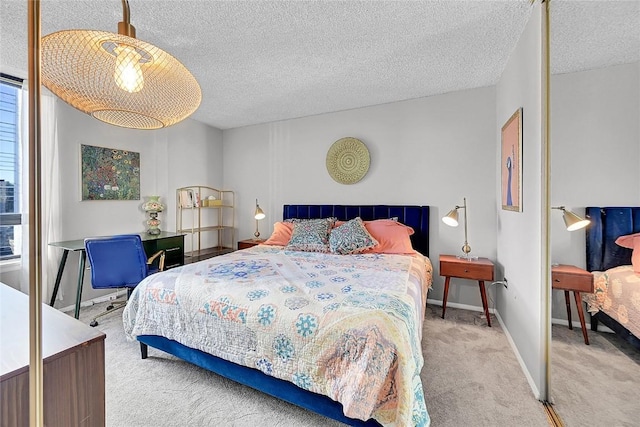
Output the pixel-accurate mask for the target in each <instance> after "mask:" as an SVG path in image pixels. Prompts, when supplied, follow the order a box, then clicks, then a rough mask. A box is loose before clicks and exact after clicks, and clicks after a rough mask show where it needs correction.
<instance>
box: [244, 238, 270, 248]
mask: <svg viewBox="0 0 640 427" xmlns="http://www.w3.org/2000/svg"><path fill="white" fill-rule="evenodd" d="M264 241H265V240H264V239H257V240H256V239H248V240H240V241H239V242H238V250H242V249H247V248H252V247H254V246H256V245H259V244H260V243H263V242H264Z"/></svg>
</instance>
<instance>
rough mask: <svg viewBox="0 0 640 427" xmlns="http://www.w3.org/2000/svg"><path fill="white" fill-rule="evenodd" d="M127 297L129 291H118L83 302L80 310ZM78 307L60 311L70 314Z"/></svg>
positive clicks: (69, 307)
mask: <svg viewBox="0 0 640 427" xmlns="http://www.w3.org/2000/svg"><path fill="white" fill-rule="evenodd" d="M122 296H124V297H126V296H127V290H126V289H123V290H117V291H115V292H112V293H110V294H107V295H102V296H99V297H96V298H93V299H90V300H89V301H82V302H81V303H80V308H82V307H91V306H92V305H96V304H99V303H101V302H107V301H113V300H116V299H118V298H120V297H122ZM75 309H76V306H75V304H74V305H68V306H66V307H60V308H59V309H58V310H60V311H62V312H63V313H69V312H72V311H75Z"/></svg>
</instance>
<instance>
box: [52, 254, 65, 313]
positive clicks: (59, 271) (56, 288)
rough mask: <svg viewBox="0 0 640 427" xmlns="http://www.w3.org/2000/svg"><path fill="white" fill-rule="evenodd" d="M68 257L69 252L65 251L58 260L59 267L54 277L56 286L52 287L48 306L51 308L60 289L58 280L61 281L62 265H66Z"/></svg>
mask: <svg viewBox="0 0 640 427" xmlns="http://www.w3.org/2000/svg"><path fill="white" fill-rule="evenodd" d="M68 255H69V250H68V249H65V250H64V251H63V252H62V259H60V265H59V266H58V274H57V275H56V284H55V285H54V286H53V294H51V301H50V302H49V305H50V306H51V307H53V304H55V302H56V297H57V296H58V289H59V288H60V280H62V272H63V271H64V265H65V264H66V263H67V256H68Z"/></svg>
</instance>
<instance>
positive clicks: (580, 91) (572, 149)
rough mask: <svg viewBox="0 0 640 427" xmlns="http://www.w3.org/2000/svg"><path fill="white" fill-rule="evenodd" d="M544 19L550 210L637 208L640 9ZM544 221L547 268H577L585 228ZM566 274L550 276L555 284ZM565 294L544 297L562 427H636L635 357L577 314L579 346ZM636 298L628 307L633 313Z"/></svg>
mask: <svg viewBox="0 0 640 427" xmlns="http://www.w3.org/2000/svg"><path fill="white" fill-rule="evenodd" d="M550 17H551V25H550V37H551V71H552V77H551V110H550V111H551V138H550V141H551V195H550V196H551V205H552V206H559V205H565V206H566V207H567V209H571V210H574V211H575V212H576V213H578V214H579V215H584V208H585V207H587V206H639V205H640V200H639V199H638V195H639V194H640V175H639V173H638V169H639V168H638V165H639V161H640V125H639V118H640V107H639V104H640V84H639V80H640V25H638V23H639V22H640V2H638V1H620V2H607V1H597V2H593V1H577V2H567V1H554V2H552V3H550ZM550 215H551V217H550V223H551V239H550V241H551V259H552V262H553V263H559V264H567V265H572V266H575V267H577V268H578V269H584V268H586V255H585V248H586V239H585V232H584V230H579V231H574V232H570V231H567V230H566V228H565V226H564V223H563V221H562V218H561V217H562V215H561V213H560V211H557V210H552V211H551V214H550ZM552 270H553V269H552ZM556 271H557V267H556ZM582 272H583V273H585V274H586V276H585V275H582V276H581V275H580V273H582ZM573 273H576V275H575V276H571V280H572V282H571V283H570V284H569V285H568V286H566V287H565V288H564V289H576V288H580V286H583V285H585V284H586V286H589V285H590V283H589V279H590V278H591V276H590V274H589V273H588V272H586V271H584V270H582V271H581V270H575V271H573ZM567 277H569V276H564V277H560V278H559V277H555V276H554V275H553V273H552V283H553V284H554V287H556V286H558V287H561V285H563V284H566V282H565V283H562V282H563V281H564V280H565V279H566V278H567ZM585 280H586V282H585ZM568 294H569V295H568V298H566V296H565V292H564V291H563V290H561V289H554V290H553V291H552V292H551V299H552V301H551V306H552V339H551V346H550V354H551V356H550V357H551V371H550V394H551V401H552V402H553V404H554V409H555V410H556V412H557V413H558V414H559V416H560V418H561V419H562V421H563V422H564V423H565V425H568V426H579V425H616V426H617V425H635V424H636V423H637V420H638V419H640V405H638V403H637V399H636V398H635V397H632V396H636V394H637V388H638V384H640V350H636V349H634V348H632V347H631V346H630V345H628V344H627V343H626V342H625V341H623V340H622V339H621V338H620V337H619V336H617V335H615V334H612V333H607V332H603V331H601V330H602V329H604V328H602V327H601V326H600V327H599V328H598V330H599V331H598V332H594V331H591V330H590V329H589V324H590V320H591V319H590V316H589V315H588V314H587V313H586V312H585V323H586V328H587V339H588V341H589V345H587V344H586V343H585V338H584V336H583V332H582V330H581V325H580V322H579V317H578V311H577V310H576V300H575V298H574V294H575V293H574V292H573V291H569V292H568ZM637 298H638V297H636V300H635V301H632V302H630V303H629V304H630V305H636V306H638V309H640V300H637ZM578 302H579V303H580V307H581V308H580V309H581V310H582V309H583V307H584V303H583V302H582V301H581V298H579V300H578ZM567 304H569V305H570V306H571V311H570V312H569V313H571V320H572V322H573V329H572V330H571V329H569V328H568V326H567V325H568V321H569V319H568V317H569V316H568V315H567ZM637 321H640V320H637Z"/></svg>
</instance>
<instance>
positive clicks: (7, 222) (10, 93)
mask: <svg viewBox="0 0 640 427" xmlns="http://www.w3.org/2000/svg"><path fill="white" fill-rule="evenodd" d="M20 92H21V90H20V89H19V88H18V87H17V86H15V85H13V84H9V83H6V82H5V81H4V80H2V81H0V261H2V260H6V259H12V258H18V257H19V256H20V249H21V238H20V237H21V229H20V224H21V214H20V167H19V166H20V164H19V160H20V140H19V139H20V135H19V105H20V102H19V100H20Z"/></svg>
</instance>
